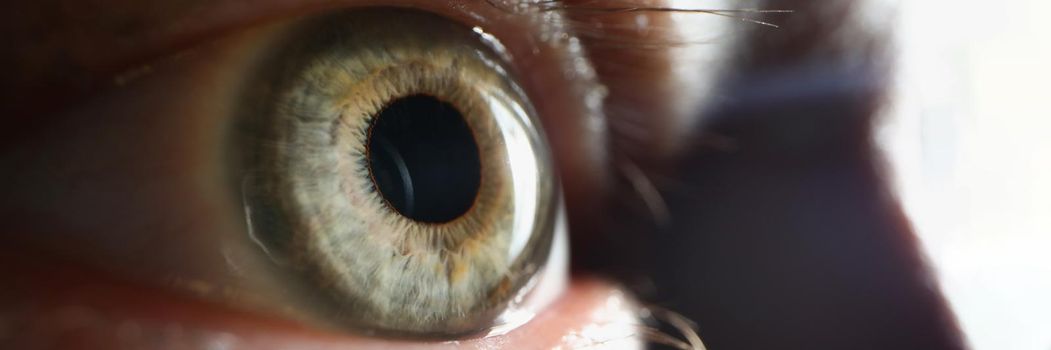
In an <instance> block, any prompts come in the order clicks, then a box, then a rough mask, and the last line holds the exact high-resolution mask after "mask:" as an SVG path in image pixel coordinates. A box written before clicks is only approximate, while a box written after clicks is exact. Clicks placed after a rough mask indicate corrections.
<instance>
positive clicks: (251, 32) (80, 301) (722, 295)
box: [0, 0, 962, 349]
mask: <svg viewBox="0 0 1051 350" xmlns="http://www.w3.org/2000/svg"><path fill="white" fill-rule="evenodd" d="M567 3H568V5H574V4H575V5H579V6H592V4H591V2H589V1H583V0H582V1H570V2H567ZM859 3H860V1H850V0H843V1H829V2H820V3H818V2H813V1H802V0H782V1H767V2H764V3H762V4H759V5H757V6H756V7H758V8H770V9H792V10H794V11H795V13H793V14H791V15H789V16H784V15H779V16H776V17H771V18H769V20H770V21H775V22H777V24H778V25H780V26H781V28H780V29H776V30H774V29H770V28H766V27H763V26H759V25H747V26H744V27H742V28H745V29H742V32H744V33H746V34H743V35H741V36H740V42H738V43H737V44H736V45H733V46H732V47H733V52H730V53H728V54H727V56H728V57H730V59H729V60H727V61H728V62H731V63H726V64H720V65H718V66H714V67H711V68H710V69H717V70H719V71H720V72H721V74H719V75H718V76H719V77H720V78H719V79H718V80H716V81H693V82H691V83H692V84H695V85H706V86H711V87H712V92H711V93H712V94H715V95H718V96H720V97H721V98H719V99H715V100H713V101H714V102H711V103H707V104H705V105H702V106H700V107H698V108H697V109H696V110H692V111H690V112H689V113H686V115H685V118H688V119H690V120H692V121H693V122H694V123H693V124H692V125H694V126H693V127H691V128H690V129H689V131H688V132H683V131H682V130H680V128H678V127H677V126H678V125H680V124H677V123H679V122H678V121H680V120H681V119H682V118H684V116H681V115H676V113H682V112H681V111H680V110H678V109H676V108H673V107H672V106H675V105H677V104H676V102H679V101H681V100H682V99H699V98H700V97H698V96H691V95H688V94H686V93H683V92H678V91H676V90H675V89H674V87H675V86H678V85H675V84H674V83H673V82H672V81H673V78H675V77H674V73H673V71H674V69H673V68H674V67H673V65H674V64H681V61H679V60H675V59H674V55H675V54H677V51H676V50H672V49H671V46H667V47H666V48H665V49H656V50H652V49H650V50H644V49H641V48H639V46H633V45H609V43H611V42H613V43H647V42H649V43H664V42H674V41H676V40H681V39H682V38H680V37H678V36H677V32H676V31H675V30H674V26H675V25H676V24H675V22H673V21H672V20H671V18H670V13H667V12H649V13H646V14H645V16H647V22H648V23H650V26H651V27H652V28H657V29H658V30H640V29H639V26H638V24H637V21H638V18H637V14H636V13H621V14H603V13H597V12H594V11H585V10H581V9H574V8H573V7H572V6H569V7H568V8H567V9H565V10H564V11H563V13H562V14H563V15H564V16H566V18H567V19H568V22H567V23H568V26H567V28H565V29H566V30H567V33H569V34H573V35H577V36H579V37H580V38H581V41H582V43H583V44H584V48H585V52H580V53H578V52H574V51H573V50H570V49H569V48H567V47H565V46H560V45H549V44H545V43H537V42H535V40H536V39H535V36H539V35H540V34H542V33H545V32H547V31H548V30H551V29H550V28H543V27H544V26H548V25H550V24H549V23H546V22H543V21H536V20H535V18H534V17H532V16H531V15H528V16H527V15H521V14H518V15H515V14H508V13H507V12H506V11H505V10H503V9H499V8H496V7H493V6H492V5H491V4H489V3H486V2H483V1H469V0H463V1H450V2H449V3H441V2H433V1H422V0H421V1H410V0H391V1H379V0H367V1H353V0H350V1H333V2H329V1H314V2H291V1H281V0H271V1H265V2H259V3H253V4H252V5H250V6H249V5H243V4H240V3H238V2H233V1H230V2H214V3H213V2H200V3H186V2H178V1H157V2H154V3H153V4H149V5H145V4H142V3H140V2H135V1H128V2H121V1H106V0H97V1H93V2H76V3H72V4H64V3H63V4H41V3H39V2H37V3H29V2H25V3H17V4H15V5H13V7H15V9H16V10H17V11H4V12H3V13H5V15H3V16H5V17H8V18H5V23H8V24H7V25H9V26H12V27H13V28H14V30H5V31H4V32H5V33H8V34H6V35H9V36H12V38H10V39H11V40H6V42H10V43H13V45H12V47H14V48H16V49H17V52H16V53H15V54H14V55H4V56H6V57H7V58H5V59H9V60H11V61H12V62H6V63H8V64H7V65H6V66H7V67H12V68H11V69H12V71H13V72H17V73H16V74H14V75H11V76H10V77H11V78H7V81H4V82H3V88H4V90H5V91H7V93H5V94H4V96H5V97H4V101H3V106H4V108H3V111H4V112H5V115H6V116H7V117H5V119H9V121H5V123H7V125H10V126H11V127H5V128H4V132H2V134H3V140H4V142H5V147H4V148H3V149H4V151H3V152H0V160H2V161H3V164H4V169H5V170H4V171H3V173H4V174H3V175H0V179H2V180H3V181H2V183H3V184H4V185H3V186H5V187H7V189H5V191H4V192H5V193H8V194H5V198H4V200H3V201H0V213H2V214H0V219H3V221H2V222H3V225H2V226H0V227H2V228H3V230H4V231H6V233H5V234H4V243H5V244H4V247H3V248H0V269H2V271H3V272H2V275H3V276H4V278H5V279H8V280H9V281H11V283H10V284H8V283H5V285H11V286H14V287H13V288H10V289H9V290H6V291H5V292H4V293H3V294H0V305H3V307H2V309H3V310H5V313H3V314H0V345H4V346H0V347H3V348H99V349H103V348H106V349H111V348H119V347H121V346H124V347H127V348H136V347H146V348H149V347H157V346H160V345H158V344H165V346H169V345H170V347H172V348H196V347H204V346H206V345H209V344H217V342H223V341H227V340H229V344H232V345H231V346H232V347H233V348H245V349H259V348H267V347H269V348H275V349H280V348H296V347H299V348H318V349H325V348H340V347H346V346H349V347H354V348H369V347H375V348H386V347H387V346H390V345H392V343H390V340H384V339H378V338H369V337H367V336H363V335H346V334H344V333H339V332H332V331H328V330H318V329H312V328H311V327H309V326H305V325H303V324H301V323H299V322H294V321H290V320H287V319H282V318H280V317H275V316H274V313H267V312H262V313H257V312H252V311H251V310H245V309H244V308H236V307H227V306H220V305H217V304H216V303H215V300H214V299H210V298H208V297H205V298H199V297H197V295H195V294H194V293H193V291H192V290H193V289H194V288H193V283H191V282H187V283H181V284H180V283H175V284H176V285H178V286H182V287H183V288H182V289H181V290H179V288H174V289H176V290H166V289H164V288H160V287H159V286H158V284H157V283H152V282H143V281H142V280H143V279H147V280H148V279H149V277H150V275H151V273H152V271H171V270H178V271H180V272H182V273H185V274H186V275H190V276H196V277H195V278H197V279H200V280H220V279H221V280H228V279H230V278H234V277H237V278H241V280H242V281H244V282H242V284H241V285H240V288H244V289H251V288H260V287H261V286H265V285H266V283H275V282H274V281H269V282H260V281H255V280H253V279H251V278H242V277H243V276H245V275H246V274H245V272H244V271H239V272H236V271H233V270H229V269H227V270H222V269H216V268H213V267H214V266H219V265H223V266H227V265H228V264H226V262H224V259H226V258H227V257H229V256H230V254H234V255H235V256H236V255H237V254H243V252H241V253H238V252H236V251H235V252H234V253H229V251H221V250H217V249H211V248H208V247H210V246H212V245H214V244H212V243H214V242H215V240H216V239H217V238H215V236H214V235H212V234H210V233H214V232H226V231H231V230H236V229H235V228H232V227H234V226H233V225H234V224H235V223H234V222H233V221H232V220H234V218H233V216H231V215H224V214H223V213H229V212H231V211H233V210H234V209H231V208H229V207H227V206H225V204H222V203H221V202H220V201H216V200H215V197H216V196H218V195H217V194H216V193H222V191H223V188H222V186H224V185H225V184H222V183H220V182H217V181H210V180H208V179H203V178H204V177H205V176H204V175H202V174H207V173H210V172H209V171H207V164H219V163H221V162H220V160H219V158H218V156H217V155H216V153H217V152H215V150H216V149H220V148H221V147H222V146H223V145H222V143H221V140H222V137H221V136H220V135H221V131H220V130H219V129H220V127H219V125H221V123H220V122H221V121H219V120H214V119H209V118H206V116H210V115H215V114H222V113H217V112H215V111H222V110H224V108H229V106H226V105H223V104H222V103H221V102H222V101H225V100H223V99H222V98H221V97H222V96H225V95H224V94H229V93H231V92H230V91H235V90H236V89H235V88H234V87H231V86H229V85H230V83H229V81H232V80H236V79H234V78H235V77H236V76H237V74H239V73H243V71H239V70H238V69H236V67H237V64H235V63H236V62H237V61H238V60H239V59H241V58H244V57H246V56H248V55H246V54H245V53H246V52H252V48H253V47H254V46H253V45H259V43H261V42H263V41H264V39H263V38H266V37H267V36H268V35H273V34H274V33H278V32H279V31H280V25H277V24H274V23H279V22H281V21H284V20H288V19H292V18H295V17H297V16H303V15H309V14H314V13H324V12H325V11H332V10H334V9H337V8H342V7H356V6H373V5H390V6H404V7H413V8H421V9H424V10H427V11H432V12H436V13H439V14H441V15H443V16H447V17H449V18H450V19H453V20H457V21H462V22H463V23H465V24H467V25H472V26H473V25H477V26H480V27H483V28H485V30H486V31H487V32H490V33H492V34H493V35H494V36H496V37H497V38H499V39H500V40H501V41H502V42H503V43H504V44H505V45H506V46H507V47H508V50H509V52H510V53H511V56H512V58H513V60H514V63H515V67H516V68H515V69H517V70H518V71H517V73H519V76H520V77H522V79H521V80H522V81H521V82H520V83H521V84H522V85H523V88H524V89H525V90H526V92H527V94H529V95H530V97H531V99H532V100H533V102H534V103H535V104H536V105H537V106H536V107H537V109H538V111H539V112H540V114H541V118H542V119H543V122H544V127H545V131H546V132H547V134H548V137H549V139H550V143H551V148H552V149H553V152H554V153H555V162H556V166H557V167H558V169H559V172H560V180H561V181H562V183H563V185H564V189H565V191H566V200H567V205H568V213H569V219H570V237H571V238H570V240H571V243H572V244H571V247H572V253H571V256H572V259H573V277H572V279H573V281H572V282H571V283H570V287H569V288H568V290H566V291H565V292H564V293H563V294H562V295H561V296H560V297H559V298H557V299H556V300H555V301H554V302H553V303H552V304H551V306H550V307H548V308H547V309H546V310H544V311H543V312H542V313H541V314H540V315H538V316H537V318H536V319H534V320H533V322H530V323H528V324H527V325H525V326H523V327H522V328H519V329H517V330H514V331H512V332H510V333H508V334H506V335H503V336H497V337H491V338H485V339H474V340H465V341H463V342H459V343H433V342H431V343H428V344H424V343H412V342H406V341H395V342H396V343H397V345H401V346H405V347H425V346H434V347H447V348H454V347H458V346H464V347H474V348H502V347H506V348H551V347H555V346H558V345H565V346H567V347H574V346H581V345H588V344H587V343H586V342H584V343H583V344H582V343H581V341H580V339H579V338H580V334H581V331H582V330H584V329H586V328H587V327H589V326H591V327H595V326H603V325H619V326H622V325H623V324H624V323H625V322H633V320H632V318H633V316H634V315H635V311H636V309H635V308H634V307H633V306H632V305H631V302H630V301H629V299H628V297H625V296H626V295H629V294H634V295H635V298H639V299H641V300H642V301H644V302H646V303H652V304H654V305H657V306H662V307H666V308H669V309H671V310H674V311H677V312H680V313H682V314H684V315H685V316H686V317H688V318H689V319H691V320H693V321H695V322H697V324H698V329H699V332H700V334H701V335H702V336H703V337H704V339H705V342H706V344H707V345H708V347H709V348H711V349H768V348H775V347H776V348H779V349H815V348H816V349H846V348H849V349H869V348H871V349H888V348H892V349H893V348H899V349H956V348H962V345H961V343H960V341H959V335H958V334H957V333H958V332H957V331H956V326H955V323H954V320H953V319H952V316H951V314H950V312H949V311H948V310H947V308H946V307H945V305H944V302H943V300H942V299H941V297H940V294H939V292H938V290H937V284H936V282H935V281H933V279H932V277H930V276H929V274H928V273H927V271H926V268H925V267H924V264H923V262H922V260H921V258H920V256H919V253H918V249H917V248H916V245H915V242H914V238H913V236H912V234H911V232H910V228H909V227H908V224H907V222H906V220H905V219H904V218H903V217H902V214H901V212H900V209H899V207H898V205H897V204H896V201H895V199H894V198H893V195H892V194H890V193H889V190H888V189H887V186H886V184H885V183H884V181H883V179H884V178H883V175H882V172H883V170H882V169H881V160H880V159H879V154H878V152H877V151H876V148H875V146H874V145H873V144H872V139H871V131H872V124H873V122H874V121H875V118H876V116H877V115H878V110H879V106H880V103H881V99H882V98H883V93H884V91H883V88H884V86H885V85H886V83H887V81H886V79H885V77H886V76H887V75H888V74H889V73H888V71H889V70H888V69H889V68H888V67H886V66H885V64H884V62H885V60H884V55H885V50H884V43H883V42H882V36H881V34H879V32H878V31H875V32H871V31H865V30H861V29H862V28H860V26H859V24H857V23H856V21H855V19H856V17H854V16H853V15H854V14H855V12H856V11H857V10H856V8H857V5H858V4H859ZM648 4H649V5H660V3H657V2H650V3H648ZM765 19H766V18H764V20H765ZM691 20H697V21H708V20H724V19H721V18H716V17H714V16H710V17H709V16H708V15H696V16H695V17H691ZM523 33H525V34H523ZM581 54H583V55H584V56H583V57H582V58H586V59H588V60H589V61H590V62H591V63H592V64H593V67H594V68H595V72H596V73H597V74H596V75H594V76H591V75H589V74H588V72H586V71H583V72H582V71H576V73H575V74H566V70H565V69H563V68H564V67H565V64H566V62H570V61H572V60H573V59H575V58H578V55H581ZM231 67H234V68H233V69H231ZM687 80H689V79H687ZM595 83H601V84H602V85H603V86H604V87H605V89H607V92H608V98H607V99H606V100H605V102H604V104H602V105H599V106H592V105H589V104H588V93H589V92H590V91H592V90H593V89H594V88H595V85H593V84H595ZM685 91H690V90H685ZM206 97H207V98H208V99H207V100H205V98H206ZM200 101H208V102H207V103H204V102H200ZM599 109H601V110H599ZM205 111H211V112H205ZM195 116H197V117H195ZM685 124H686V125H691V123H685ZM623 125H635V126H637V128H636V129H631V128H627V129H626V128H624V127H623ZM637 132H642V134H643V135H646V136H643V137H637V136H634V138H633V136H632V135H631V134H632V133H635V134H636V135H637ZM625 164H628V165H630V166H631V169H634V170H625V169H626V168H625ZM639 174H641V176H642V177H643V178H644V179H646V180H647V181H648V182H649V183H650V185H652V186H654V188H655V190H656V191H658V193H659V197H660V199H661V201H662V202H663V204H664V205H665V206H666V207H667V211H666V213H665V214H667V216H668V217H669V218H670V219H669V220H659V219H655V213H654V212H653V211H652V210H650V209H648V207H647V206H646V205H645V204H644V203H645V201H646V200H647V199H652V198H651V197H652V196H651V197H647V196H648V195H647V194H646V192H645V188H642V187H640V185H639V182H638V181H637V180H638V179H639ZM640 193H641V194H640ZM658 214H659V213H658ZM128 247H137V248H138V249H127V248H128ZM241 249H247V248H244V247H241ZM187 252H193V254H192V256H190V257H188V256H187ZM187 260H192V261H187ZM231 276H233V277H231ZM238 276H240V277H238ZM612 281H617V282H612ZM153 282H156V281H153ZM184 282H185V281H184ZM187 290H190V292H189V293H187ZM614 301H616V302H614ZM611 305H613V306H611ZM264 314H265V315H264ZM625 315H628V316H625ZM10 325H15V326H10ZM616 329H618V330H623V329H624V328H623V327H620V328H616ZM629 329H630V328H629ZM669 331H671V330H670V329H669ZM574 336H575V337H574ZM614 338H617V339H618V340H624V339H623V338H629V339H628V340H627V342H626V343H610V344H627V345H632V344H635V343H634V340H632V339H630V338H632V334H623V335H620V336H618V337H614ZM230 339H233V340H230ZM5 344H12V345H14V346H13V347H12V346H6V345H5ZM224 344H225V343H224ZM607 345H608V344H607ZM611 346H612V345H611Z"/></svg>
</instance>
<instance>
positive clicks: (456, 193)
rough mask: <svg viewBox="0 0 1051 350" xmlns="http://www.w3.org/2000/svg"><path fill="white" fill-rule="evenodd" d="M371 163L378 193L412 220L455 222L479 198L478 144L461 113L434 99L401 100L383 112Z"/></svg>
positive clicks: (371, 143) (374, 130) (372, 138)
mask: <svg viewBox="0 0 1051 350" xmlns="http://www.w3.org/2000/svg"><path fill="white" fill-rule="evenodd" d="M368 159H369V173H370V174H371V175H372V181H373V183H374V184H375V186H376V188H377V189H378V190H379V191H380V194H381V195H382V196H383V198H384V199H385V200H386V201H387V203H389V204H390V205H391V206H392V207H394V209H395V210H397V211H398V212H399V213H401V215H404V216H405V217H408V218H410V219H413V220H416V221H422V222H430V223H441V222H448V221H452V220H453V219H456V218H458V217H460V216H462V215H463V214H465V213H467V210H469V209H471V205H473V204H474V199H475V197H476V196H478V185H479V183H480V182H481V176H482V175H481V163H480V161H479V159H478V145H477V144H476V143H475V141H474V136H473V135H472V134H471V129H470V127H468V126H467V122H465V121H464V119H463V115H461V114H460V111H458V110H457V109H456V108H455V107H453V106H452V105H450V104H448V103H446V102H443V101H441V100H438V99H437V98H435V97H432V96H427V95H410V96H405V97H401V98H399V99H397V100H394V102H392V103H390V104H389V105H387V107H385V108H384V109H383V110H382V111H380V113H379V114H378V115H376V117H375V118H373V122H372V125H371V126H370V132H369V139H368Z"/></svg>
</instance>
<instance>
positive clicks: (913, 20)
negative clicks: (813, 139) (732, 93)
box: [672, 0, 1051, 350]
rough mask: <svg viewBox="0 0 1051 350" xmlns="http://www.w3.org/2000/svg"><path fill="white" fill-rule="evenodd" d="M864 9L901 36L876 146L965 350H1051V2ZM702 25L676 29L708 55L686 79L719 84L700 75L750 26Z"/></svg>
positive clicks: (685, 2)
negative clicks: (958, 328)
mask: <svg viewBox="0 0 1051 350" xmlns="http://www.w3.org/2000/svg"><path fill="white" fill-rule="evenodd" d="M821 1H832V0H821ZM753 3H754V2H753V1H750V0H672V4H673V5H676V6H681V7H686V8H734V7H750V6H752V5H751V4H753ZM865 3H866V4H867V6H870V7H871V8H867V9H865V11H864V13H866V14H867V18H864V20H866V21H869V22H870V23H873V24H875V25H876V26H886V25H889V26H892V27H891V28H894V29H895V32H896V34H895V35H896V42H895V45H894V46H895V47H896V49H895V52H896V53H897V56H898V62H897V66H898V70H897V77H896V84H895V89H894V94H893V97H892V101H891V103H890V104H889V107H888V109H887V110H886V112H885V116H884V119H883V120H884V122H883V125H882V127H881V132H880V134H879V140H880V142H881V144H882V145H883V147H884V149H885V151H886V152H887V156H888V158H889V161H890V163H891V166H892V167H893V171H894V174H895V179H894V181H895V185H896V187H897V189H898V194H899V196H900V197H901V199H902V201H903V203H904V205H905V209H906V211H907V212H908V214H909V216H910V218H911V219H912V221H913V224H914V225H915V227H916V229H917V231H918V234H919V236H920V239H921V241H922V243H923V245H924V248H925V250H926V253H927V258H928V259H929V260H930V262H931V264H932V265H933V267H934V269H935V273H936V274H937V276H938V280H939V281H940V283H941V287H942V289H943V291H944V292H945V295H946V297H947V298H948V300H949V302H950V304H951V305H952V307H953V308H954V310H955V312H956V314H957V317H958V319H959V322H960V325H961V327H962V328H963V331H964V333H965V334H966V336H967V341H968V343H969V344H970V346H971V347H972V348H973V349H977V350H1051V0H999V1H989V0H867V1H866V2H865ZM691 17H692V16H683V20H681V21H679V23H680V24H682V25H684V27H685V28H684V30H685V31H686V33H688V36H689V37H691V38H695V39H699V40H700V41H703V42H707V43H709V44H707V45H698V46H696V47H693V48H692V49H691V50H689V51H690V52H689V53H690V55H686V58H684V59H685V60H688V61H690V62H689V63H692V64H684V65H682V67H687V68H684V69H685V70H689V71H684V72H683V74H682V76H684V77H691V78H693V77H697V75H698V74H700V75H701V76H707V75H705V74H708V75H712V73H711V72H710V71H711V70H705V69H700V68H697V67H713V66H716V67H717V66H718V62H719V61H720V59H723V58H724V56H723V55H724V53H725V52H726V49H727V46H726V44H727V43H732V42H733V38H734V37H733V34H732V33H734V30H733V28H739V26H734V25H732V23H734V21H727V20H714V18H713V20H710V21H708V20H705V21H699V20H697V18H696V17H692V18H691ZM698 60H701V61H698ZM698 62H704V63H714V64H712V65H699V64H696V63H698ZM698 70H699V71H700V72H698ZM706 72H708V73H706ZM712 76H714V75H712ZM693 81H696V80H693ZM693 88H695V89H696V88H698V87H697V86H693ZM699 88H701V89H703V88H704V86H701V87H699ZM703 92H704V91H694V92H691V94H693V95H692V96H696V93H700V94H702V95H703ZM702 102H703V101H702Z"/></svg>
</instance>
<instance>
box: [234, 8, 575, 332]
mask: <svg viewBox="0 0 1051 350" xmlns="http://www.w3.org/2000/svg"><path fill="white" fill-rule="evenodd" d="M498 57H499V56H498V55H495V54H494V53H493V52H492V51H491V50H490V49H489V48H488V47H486V46H485V44H484V42H483V41H482V40H481V39H480V38H479V34H478V33H476V32H475V31H473V30H472V29H471V28H467V27H464V26H462V25H459V24H457V23H454V22H451V21H449V20H446V19H444V18H441V17H438V16H435V15H432V14H428V13H423V12H418V11H412V10H400V9H365V10H355V11H349V12H342V13H337V14H332V15H328V16H325V17H321V18H315V19H312V20H308V21H306V22H304V23H303V24H302V25H301V26H299V27H298V28H296V29H295V30H294V31H292V32H291V33H290V34H288V35H287V37H285V38H284V39H283V40H281V41H280V42H279V43H277V44H275V45H274V46H273V47H272V48H271V49H270V51H269V53H268V55H267V57H266V59H263V60H261V62H262V63H260V64H259V68H258V69H256V71H257V74H256V76H254V77H253V78H252V79H249V81H248V82H247V83H246V86H247V87H246V93H245V94H244V98H243V101H242V103H241V105H242V108H241V111H240V112H239V115H240V118H239V119H238V120H239V121H240V122H239V123H240V127H239V128H238V130H239V132H240V136H241V137H239V140H241V142H239V143H238V145H237V148H238V149H237V150H236V154H239V155H240V159H241V162H240V164H241V165H240V167H241V168H240V169H239V173H241V174H243V178H242V179H241V183H242V191H243V193H242V197H243V198H244V201H245V206H246V213H248V215H247V218H248V220H249V227H250V230H251V232H250V233H251V234H252V237H257V238H258V240H259V241H261V244H262V246H263V248H264V249H263V250H265V251H266V252H267V254H269V256H271V257H276V258H275V259H276V260H280V261H283V262H286V263H283V264H279V265H280V266H278V267H276V269H277V270H280V271H281V272H280V273H282V274H284V275H286V276H287V280H288V281H289V283H295V284H296V285H297V286H299V288H298V289H300V290H302V291H303V293H305V294H308V295H310V296H311V299H312V300H314V301H315V302H316V304H317V307H315V311H314V312H315V313H317V314H321V315H323V317H325V318H327V319H329V320H332V321H333V322H335V323H337V324H340V325H345V326H347V327H348V328H351V329H364V330H368V331H378V332H386V333H391V334H395V335H407V336H425V337H430V336H435V337H447V336H450V335H452V336H457V335H467V334H471V333H474V332H478V331H480V330H483V329H485V328H486V327H489V326H491V325H492V322H493V320H494V319H495V318H496V317H497V316H498V315H499V314H500V313H501V311H502V310H504V309H505V308H506V307H507V306H508V304H509V303H512V302H514V300H515V299H516V298H517V297H518V296H520V295H522V294H523V293H526V292H528V290H526V289H527V288H528V287H527V286H529V285H533V284H532V283H530V281H531V280H532V279H533V278H534V275H535V274H536V272H537V271H538V270H539V269H540V267H541V265H542V264H543V262H544V261H545V260H546V258H547V257H548V254H549V251H550V247H551V240H552V234H553V232H552V231H553V229H552V227H553V225H554V216H555V215H554V214H555V210H556V207H557V206H556V205H553V203H554V202H555V201H556V200H557V198H558V195H557V191H558V188H557V184H556V183H555V180H554V175H553V172H552V169H551V165H550V159H549V154H548V150H547V145H546V143H545V142H544V138H543V135H542V134H541V132H540V130H539V127H538V125H539V124H538V122H537V119H536V116H535V112H534V109H533V107H532V105H531V103H530V102H529V100H528V98H527V97H526V96H525V95H524V94H523V93H522V92H521V89H520V88H519V87H518V86H517V84H516V82H515V80H514V78H513V77H512V76H511V75H510V74H508V73H507V72H508V69H506V65H507V64H508V63H507V62H503V61H501V60H500V59H499V58H498Z"/></svg>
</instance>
